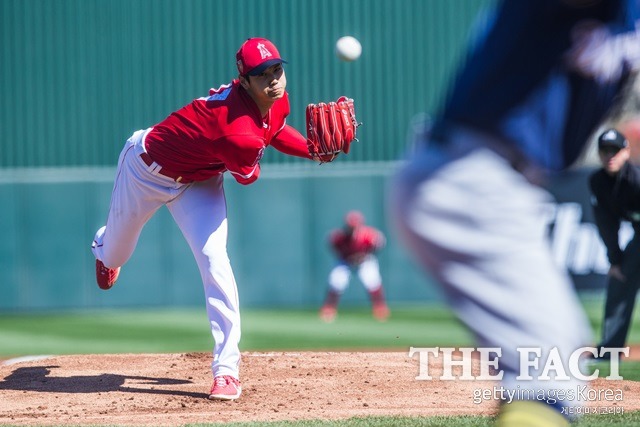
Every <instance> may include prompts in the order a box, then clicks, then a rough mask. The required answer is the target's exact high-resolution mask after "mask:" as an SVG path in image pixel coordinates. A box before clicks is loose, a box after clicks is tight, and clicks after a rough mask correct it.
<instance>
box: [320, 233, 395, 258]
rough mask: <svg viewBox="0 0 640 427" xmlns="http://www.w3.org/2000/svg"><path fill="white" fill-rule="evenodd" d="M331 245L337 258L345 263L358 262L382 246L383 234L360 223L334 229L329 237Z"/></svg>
mask: <svg viewBox="0 0 640 427" xmlns="http://www.w3.org/2000/svg"><path fill="white" fill-rule="evenodd" d="M329 241H330V243H331V247H332V248H333V250H334V251H335V253H336V255H337V256H338V258H340V259H341V260H342V261H344V262H346V263H347V264H351V265H357V264H360V263H361V262H362V261H364V259H365V258H366V257H367V255H370V254H372V253H374V252H375V251H377V250H378V249H380V248H382V247H383V246H384V244H385V237H384V235H383V234H382V233H381V232H380V231H378V230H376V229H375V228H373V227H368V226H366V225H361V226H358V227H356V228H354V229H353V232H352V233H349V231H348V230H344V229H341V230H334V231H333V232H332V233H331V236H330V238H329Z"/></svg>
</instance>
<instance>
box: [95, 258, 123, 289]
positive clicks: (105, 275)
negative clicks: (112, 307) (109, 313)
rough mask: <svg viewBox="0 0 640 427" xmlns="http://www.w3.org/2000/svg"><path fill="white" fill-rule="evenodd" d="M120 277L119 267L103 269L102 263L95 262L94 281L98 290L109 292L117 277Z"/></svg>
mask: <svg viewBox="0 0 640 427" xmlns="http://www.w3.org/2000/svg"><path fill="white" fill-rule="evenodd" d="M119 275H120V267H118V268H109V267H105V266H104V264H103V263H102V261H100V260H99V259H97V260H96V281H97V282H98V287H100V289H104V290H105V291H106V290H109V289H111V287H112V286H113V285H115V283H116V280H118V276H119Z"/></svg>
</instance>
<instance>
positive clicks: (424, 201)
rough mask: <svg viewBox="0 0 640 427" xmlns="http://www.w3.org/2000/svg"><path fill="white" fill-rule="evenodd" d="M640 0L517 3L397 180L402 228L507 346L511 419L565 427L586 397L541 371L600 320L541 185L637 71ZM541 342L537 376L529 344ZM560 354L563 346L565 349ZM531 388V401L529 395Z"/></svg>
mask: <svg viewBox="0 0 640 427" xmlns="http://www.w3.org/2000/svg"><path fill="white" fill-rule="evenodd" d="M638 17H639V15H638V2H637V1H635V0H634V1H632V0H611V1H604V0H601V1H597V0H513V1H509V0H505V1H502V2H499V3H498V5H497V8H496V10H495V13H494V14H492V15H491V16H489V17H488V19H487V20H486V21H484V22H485V23H486V25H485V26H484V28H482V29H480V30H481V33H480V34H476V37H475V38H474V39H473V40H474V42H475V43H474V45H473V46H472V47H471V50H470V51H469V54H468V56H466V58H465V59H466V63H465V64H464V65H463V66H462V68H461V69H460V71H459V74H458V76H457V79H456V80H455V81H454V82H453V83H454V84H453V85H452V92H451V93H450V94H449V97H448V99H447V103H446V105H445V107H444V110H443V111H441V112H440V114H439V115H438V116H437V117H436V120H435V122H434V126H433V128H432V132H431V134H430V136H429V137H428V138H422V139H419V140H417V141H415V143H416V147H415V149H416V151H415V153H414V154H413V155H412V157H411V159H410V160H409V161H408V164H407V165H406V166H405V167H403V168H402V170H401V171H400V172H399V174H398V176H397V177H396V180H395V181H394V187H393V190H394V191H393V194H392V199H391V202H390V208H391V209H392V210H393V213H394V217H395V219H396V221H397V225H398V229H399V231H400V233H401V237H402V238H403V240H404V241H405V243H406V245H407V246H408V247H409V249H410V251H411V253H413V254H415V256H416V258H417V260H418V261H419V262H420V264H421V265H422V266H423V267H424V268H425V269H426V271H427V272H428V273H429V274H430V275H431V276H433V277H434V278H435V279H436V280H437V281H438V282H439V283H440V284H441V285H442V288H443V290H444V292H445V295H446V296H447V298H448V301H449V302H450V304H451V306H452V307H453V309H454V310H455V312H456V314H457V315H458V316H459V318H460V319H461V320H462V321H463V322H464V323H465V324H466V325H467V326H468V327H469V328H470V329H471V330H472V331H473V333H474V334H475V336H476V338H477V341H478V343H477V344H478V346H480V347H497V348H500V349H501V351H502V354H501V357H500V359H499V360H500V369H501V370H502V371H503V372H504V377H503V378H502V386H504V387H505V388H506V389H509V390H512V391H514V390H518V389H519V390H523V389H527V390H529V389H531V390H536V391H539V390H541V391H542V393H536V394H535V396H533V397H531V398H530V399H531V400H518V401H515V402H511V403H504V404H502V405H501V408H500V415H499V417H498V420H497V424H498V425H499V426H525V425H526V426H563V425H567V424H568V423H569V420H570V418H571V415H572V413H573V414H575V411H574V410H575V407H579V406H580V405H582V404H584V402H580V401H576V400H567V399H565V400H560V399H553V398H552V396H553V395H554V394H556V395H557V393H571V392H573V393H574V394H575V390H576V387H578V386H579V385H581V381H580V380H579V378H574V377H571V379H570V380H564V381H558V380H554V379H553V377H552V379H549V380H544V379H540V378H539V377H540V376H541V374H542V373H543V369H544V367H545V364H546V362H547V360H548V357H549V355H550V352H551V351H552V350H553V349H557V351H558V352H559V355H560V357H561V360H562V363H563V365H564V366H565V367H566V368H567V369H568V367H569V357H570V355H571V354H572V352H574V351H575V350H576V349H578V348H580V347H583V346H588V345H590V344H591V330H590V326H589V324H588V322H587V319H586V316H585V315H584V312H583V310H582V307H581V306H580V303H579V301H578V299H577V297H576V295H575V292H574V290H573V286H572V283H571V280H570V278H569V277H568V275H567V273H566V272H565V271H564V270H563V269H561V268H559V267H558V266H557V265H556V264H555V263H554V261H553V258H552V256H551V254H550V250H549V244H548V242H547V239H546V226H547V224H546V223H545V218H546V215H544V209H545V205H546V204H548V203H550V202H551V201H552V199H551V196H550V194H549V193H548V192H547V191H545V190H544V189H543V187H542V186H541V184H542V183H544V182H545V175H546V174H547V173H549V172H550V171H559V170H563V169H565V168H567V167H568V166H569V165H571V164H572V163H573V162H574V161H575V160H576V159H577V158H578V157H579V155H580V154H581V153H582V151H583V148H584V147H585V145H586V142H587V141H588V139H589V137H590V135H591V134H592V133H593V132H594V131H595V130H596V127H597V126H598V125H599V124H600V122H601V121H602V119H603V117H604V115H605V113H606V112H607V111H608V109H609V107H610V106H611V105H612V104H613V103H614V100H615V98H616V97H617V96H618V95H619V94H620V92H621V90H622V88H623V87H624V83H625V82H626V80H627V76H628V72H629V71H630V70H631V69H637V68H638V63H639V57H640V55H639V54H638V50H639V47H640V37H639V36H638V33H637V32H636V24H637V21H638ZM521 347H536V348H538V349H540V357H539V358H538V359H539V361H540V363H539V368H531V369H530V370H529V372H528V374H529V375H531V376H532V377H533V379H532V380H522V379H518V376H519V374H520V372H519V370H520V361H519V354H520V353H519V352H518V351H517V349H518V348H521ZM554 351H555V350H554ZM525 399H526V398H525Z"/></svg>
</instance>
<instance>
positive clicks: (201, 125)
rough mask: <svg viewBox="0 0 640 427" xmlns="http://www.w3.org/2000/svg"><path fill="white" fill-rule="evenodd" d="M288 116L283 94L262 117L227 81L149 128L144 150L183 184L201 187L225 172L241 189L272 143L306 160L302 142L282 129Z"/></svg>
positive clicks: (294, 133)
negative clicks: (204, 182)
mask: <svg viewBox="0 0 640 427" xmlns="http://www.w3.org/2000/svg"><path fill="white" fill-rule="evenodd" d="M289 110H290V107H289V96H288V94H287V93H286V92H285V95H284V96H283V97H282V98H281V99H279V100H277V101H276V102H275V103H274V104H273V106H272V107H271V109H270V111H269V113H268V114H267V115H266V116H265V117H262V116H261V113H260V110H259V109H258V106H257V105H256V103H255V102H254V101H253V99H251V97H250V96H249V94H248V93H247V92H246V91H245V89H244V88H243V87H242V86H241V85H240V82H239V81H238V80H233V81H232V82H231V83H230V84H227V85H223V86H221V87H219V88H218V89H216V90H212V91H211V93H210V95H209V96H208V97H203V98H198V99H195V100H194V101H193V102H191V103H190V104H188V105H186V106H184V107H182V108H181V109H179V110H177V111H175V112H173V113H171V115H169V117H167V118H166V119H164V120H163V121H162V122H160V123H158V124H157V125H155V126H153V129H152V130H151V131H150V132H149V133H148V134H147V136H146V140H145V147H146V150H147V152H148V153H149V155H150V156H151V158H152V159H153V160H154V161H155V162H156V163H158V164H159V165H160V166H161V167H162V168H163V169H166V170H168V171H171V172H173V173H175V174H176V175H180V176H182V177H184V179H185V181H187V180H188V181H204V180H206V179H209V178H211V177H212V176H214V175H217V174H221V173H224V172H225V171H227V170H228V171H229V172H231V173H232V175H233V176H234V178H235V179H236V180H237V181H238V182H240V183H241V184H250V183H252V182H254V181H255V180H256V179H258V176H259V174H260V164H259V162H260V159H261V158H262V155H263V152H264V149H265V148H266V147H267V146H269V145H270V144H272V143H273V145H274V147H275V148H277V149H278V150H280V151H283V152H285V153H287V154H291V155H295V156H300V157H309V154H308V150H307V144H306V138H304V137H303V136H302V135H301V134H300V133H299V132H298V131H296V130H295V129H293V128H291V127H290V126H288V125H286V117H287V116H288V115H289ZM283 131H284V132H283Z"/></svg>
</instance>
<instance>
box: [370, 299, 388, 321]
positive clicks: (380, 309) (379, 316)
mask: <svg viewBox="0 0 640 427" xmlns="http://www.w3.org/2000/svg"><path fill="white" fill-rule="evenodd" d="M372 311H373V317H375V318H376V320H379V321H380V322H384V321H385V320H387V319H388V318H389V315H391V312H390V311H389V307H387V304H385V303H377V304H374V305H373V310H372Z"/></svg>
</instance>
